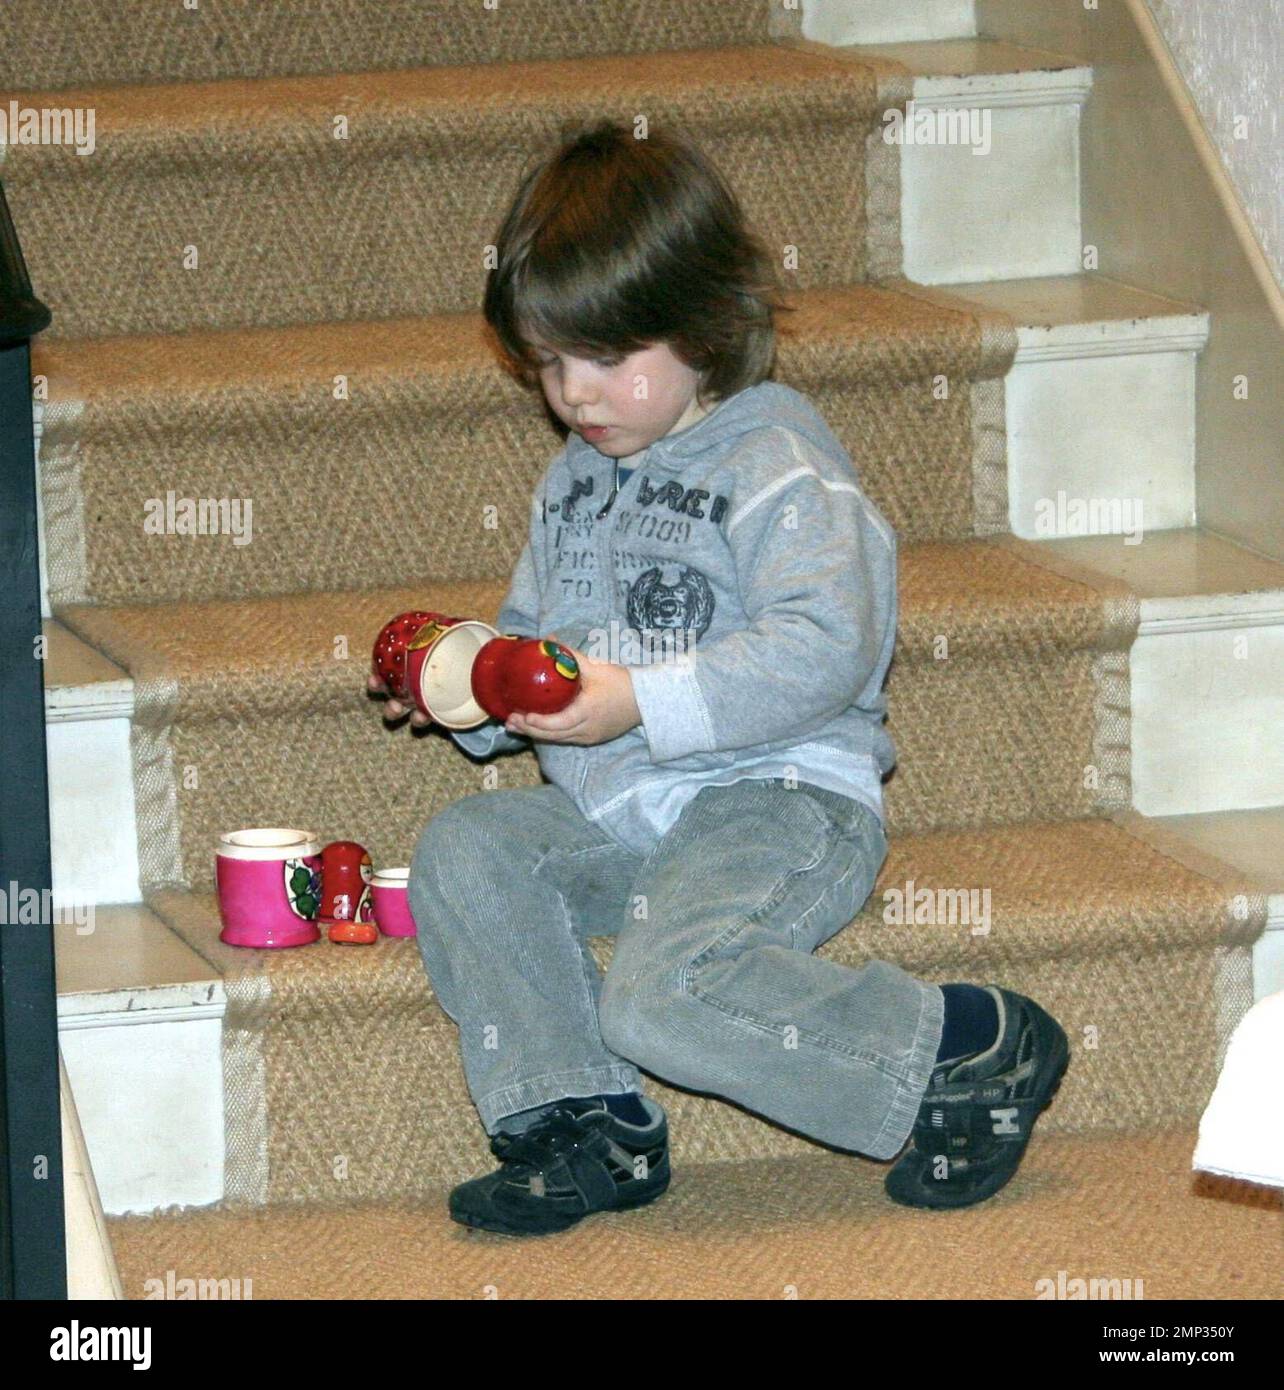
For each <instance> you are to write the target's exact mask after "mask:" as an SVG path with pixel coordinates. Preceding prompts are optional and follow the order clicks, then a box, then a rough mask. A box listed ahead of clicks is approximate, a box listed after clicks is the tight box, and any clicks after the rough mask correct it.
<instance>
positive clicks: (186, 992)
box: [54, 903, 223, 1019]
mask: <svg viewBox="0 0 1284 1390" xmlns="http://www.w3.org/2000/svg"><path fill="white" fill-rule="evenodd" d="M92 913H93V916H92V919H91V923H92V927H93V930H92V931H90V932H87V933H84V934H82V933H81V932H80V931H78V930H77V924H75V923H73V922H58V923H55V924H54V956H55V973H56V977H57V988H58V1017H59V1019H65V1018H69V1017H73V1016H75V1015H78V1014H86V1013H93V1014H107V1013H120V1014H129V1015H131V1016H136V1015H139V1014H143V1013H147V1012H150V1011H152V1010H155V1009H173V1008H181V1007H185V1006H188V1005H192V1004H217V1003H220V1002H221V1001H222V999H223V986H222V971H221V970H218V969H217V968H215V967H214V966H212V965H211V964H210V963H209V962H208V961H207V960H206V959H205V958H204V957H203V956H201V955H198V954H197V952H196V951H194V950H193V949H192V947H191V946H189V945H188V944H187V943H186V942H185V941H184V940H183V939H182V938H181V937H180V936H178V935H177V933H175V932H173V931H171V930H170V929H169V927H168V926H167V925H166V923H165V922H164V921H163V920H162V919H161V918H160V917H158V916H157V915H156V913H155V912H153V911H152V909H151V908H150V907H148V906H147V904H146V903H120V904H112V905H99V906H96V907H94V908H93V909H92Z"/></svg>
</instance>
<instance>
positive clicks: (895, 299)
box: [33, 281, 966, 410]
mask: <svg viewBox="0 0 1284 1390" xmlns="http://www.w3.org/2000/svg"><path fill="white" fill-rule="evenodd" d="M902 284H904V285H905V286H906V287H907V288H908V289H910V290H912V291H914V293H904V292H902V290H901V285H902ZM920 295H928V296H935V297H936V298H937V299H938V300H941V301H942V302H939V303H932V302H930V301H929V300H928V299H926V298H921V297H920ZM791 303H792V304H794V306H795V308H794V312H793V313H791V314H790V316H789V320H788V323H787V324H785V325H782V329H781V331H782V335H784V334H785V333H790V334H796V335H797V336H798V337H799V338H802V339H807V340H814V339H815V338H817V337H818V336H820V335H822V334H823V335H825V336H828V337H834V338H840V339H843V340H860V341H867V342H870V343H877V342H879V341H881V340H883V339H895V340H897V341H900V342H903V341H907V340H912V339H914V338H915V337H917V336H928V335H930V334H931V333H932V332H933V330H934V328H935V327H936V325H938V324H939V323H940V321H941V319H942V317H946V318H948V317H950V315H951V313H952V312H953V310H952V307H951V306H950V305H949V304H947V303H945V302H944V300H943V299H942V296H941V295H940V293H939V292H938V291H937V290H936V289H935V288H933V287H929V286H916V285H913V286H911V285H909V282H902V281H890V282H888V283H886V284H884V285H871V284H852V285H836V286H826V287H824V288H816V289H800V290H797V291H795V292H794V293H793V294H792V295H791ZM962 312H966V310H963V311H962ZM33 353H34V361H35V363H36V365H37V367H39V368H40V369H41V370H44V371H46V372H47V373H53V372H57V371H65V372H67V373H69V374H70V375H71V376H72V378H73V379H74V381H75V382H76V384H77V386H78V388H79V389H80V391H81V392H82V393H83V394H84V395H85V396H87V397H89V396H92V397H93V398H94V399H95V403H96V404H99V403H108V404H110V403H113V402H116V401H120V402H123V401H125V400H127V399H128V398H129V397H130V396H131V395H135V394H144V393H145V394H148V395H155V394H156V393H158V392H161V391H170V392H175V393H178V392H187V393H191V394H193V395H197V394H199V393H202V392H205V391H212V390H216V389H223V388H231V389H235V388H237V387H242V388H245V389H251V388H254V387H258V388H259V389H262V388H263V386H264V385H267V386H269V387H273V388H278V387H279V388H280V389H282V390H283V391H284V390H286V389H293V388H297V387H298V386H300V385H302V384H305V383H306V384H307V385H309V386H311V387H313V388H315V386H316V384H317V382H318V380H320V381H322V382H324V384H325V386H326V387H327V389H328V387H329V385H330V382H331V378H332V376H333V375H334V373H335V372H336V371H339V370H346V371H351V370H353V364H354V363H360V369H361V372H362V373H363V374H364V373H374V374H377V375H379V376H398V375H399V376H405V377H411V376H420V375H424V374H431V375H442V376H448V375H450V374H454V373H459V372H464V371H467V372H475V371H478V370H485V369H488V368H489V369H490V370H491V371H492V372H493V374H494V376H495V378H496V382H497V385H498V386H500V387H503V386H504V385H506V384H507V382H506V378H504V377H503V376H502V374H501V372H500V370H499V368H498V365H497V363H496V360H495V356H494V350H493V348H491V347H489V346H488V345H487V341H486V325H485V320H484V319H483V317H482V315H481V314H480V313H460V314H456V313H448V314H427V315H423V316H422V317H413V318H391V319H356V320H347V321H343V320H339V321H334V322H325V323H311V324H294V325H285V326H276V327H261V326H250V327H240V328H222V329H202V330H193V331H188V332H185V333H181V334H177V333H155V334H118V335H114V336H109V337H93V338H59V339H53V340H37V341H36V343H35V344H34V345H33ZM883 365H884V364H882V363H879V364H878V367H879V370H880V376H882V375H884V373H883V372H882V370H881V369H882V367H883ZM511 389H512V390H519V389H520V388H517V387H516V386H515V385H514V386H513V387H512V388H511ZM499 394H501V395H502V392H500V393H499ZM485 408H486V402H485V400H479V401H478V409H479V410H481V409H485Z"/></svg>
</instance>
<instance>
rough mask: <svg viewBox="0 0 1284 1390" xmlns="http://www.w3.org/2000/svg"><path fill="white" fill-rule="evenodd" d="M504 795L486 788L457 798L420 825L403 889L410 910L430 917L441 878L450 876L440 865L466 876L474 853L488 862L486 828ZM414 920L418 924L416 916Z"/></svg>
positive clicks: (489, 841)
mask: <svg viewBox="0 0 1284 1390" xmlns="http://www.w3.org/2000/svg"><path fill="white" fill-rule="evenodd" d="M507 796H508V793H506V792H503V791H490V792H474V793H473V794H472V795H471V796H464V797H460V799H459V800H458V801H452V802H451V803H450V804H449V805H448V806H444V807H443V808H442V809H441V810H440V811H438V812H437V814H436V815H435V816H433V818H432V819H431V820H430V821H429V822H428V824H427V825H425V826H424V828H423V830H422V831H421V832H420V835H419V839H418V842H417V843H416V845H415V850H414V854H413V855H412V856H411V859H410V879H409V882H408V885H407V891H408V895H409V899H410V910H411V912H412V913H416V909H418V911H419V912H422V913H423V915H424V917H425V918H426V919H429V920H431V918H432V916H433V915H434V914H433V905H434V903H435V902H436V900H437V898H438V896H439V895H440V894H441V893H442V891H443V886H442V885H443V879H444V881H445V882H447V883H449V882H450V881H451V877H452V876H451V874H450V872H447V874H446V875H444V876H442V875H439V873H438V869H439V868H440V867H441V866H443V865H444V866H447V868H448V870H449V869H452V868H453V869H454V870H456V871H457V872H458V873H459V874H461V875H463V876H465V877H466V876H467V873H468V865H469V864H470V863H471V862H472V860H473V858H474V856H477V855H482V856H484V857H485V858H486V859H487V860H488V861H489V860H490V859H491V858H492V857H493V844H494V841H493V840H492V839H491V838H490V837H488V836H487V833H486V831H487V827H488V826H489V825H491V824H493V822H494V818H495V816H496V814H497V813H498V812H500V810H501V808H502V803H503V802H504V801H505V800H506V799H507ZM501 838H502V837H501ZM415 922H416V925H418V924H419V917H418V915H416V917H415Z"/></svg>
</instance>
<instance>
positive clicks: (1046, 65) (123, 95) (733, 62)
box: [11, 37, 1090, 135]
mask: <svg viewBox="0 0 1284 1390" xmlns="http://www.w3.org/2000/svg"><path fill="white" fill-rule="evenodd" d="M853 59H856V60H859V61H860V62H862V63H871V64H873V65H875V66H877V65H879V64H880V63H881V62H890V63H894V64H897V65H904V66H905V67H907V68H908V69H909V70H910V72H911V73H913V74H915V75H918V76H931V77H944V78H949V77H956V76H957V77H971V76H979V75H996V74H1003V73H1014V74H1015V73H1040V72H1044V73H1057V72H1065V71H1079V70H1086V71H1090V69H1089V68H1087V67H1086V65H1084V64H1082V63H1080V62H1078V61H1077V60H1075V59H1073V58H1066V57H1063V56H1061V55H1059V54H1056V53H1052V52H1050V51H1048V50H1045V49H1037V48H1026V47H1022V46H1020V45H1017V44H1010V43H1005V42H1002V41H1000V40H995V39H985V38H974V39H947V40H934V41H925V42H918V43H900V44H870V45H850V46H841V47H839V46H832V45H828V44H821V43H814V42H812V41H810V40H805V39H801V40H799V39H767V38H765V37H764V39H763V41H762V42H760V43H745V44H731V45H725V46H720V47H708V48H690V49H668V50H653V51H649V52H641V53H612V54H593V55H589V56H584V57H576V58H554V59H525V60H518V61H506V62H503V63H488V62H482V63H465V64H446V65H440V66H432V67H409V68H395V69H375V70H368V71H362V72H340V73H306V74H297V75H291V76H273V77H227V78H218V79H214V80H206V81H195V82H132V83H131V82H125V83H120V82H113V83H102V84H88V85H84V86H79V87H66V88H56V89H50V90H48V91H43V90H41V89H38V88H33V89H26V90H18V91H15V92H13V93H12V94H11V95H13V96H14V97H15V98H16V100H17V101H18V102H19V104H20V105H30V106H39V105H41V104H45V105H49V104H55V103H53V102H51V101H46V102H43V103H42V101H41V98H42V97H50V98H52V96H53V95H54V92H56V93H57V97H58V101H57V103H56V104H58V105H61V106H89V105H94V106H95V107H96V110H97V130H98V133H99V134H100V135H101V134H103V133H106V132H109V131H111V132H116V131H119V132H121V133H128V132H130V131H134V130H144V129H146V128H147V127H149V126H156V125H159V124H162V123H163V124H164V125H166V126H168V127H170V128H171V129H192V130H195V129H200V128H202V127H204V126H206V125H207V124H209V123H211V122H219V121H223V120H228V119H232V120H236V119H237V118H238V117H240V116H241V115H242V114H244V113H245V111H246V108H247V106H249V107H252V108H253V112H252V114H253V117H254V120H255V121H256V122H262V121H264V120H270V119H271V117H272V114H273V112H282V111H285V110H289V111H292V112H295V113H302V112H305V111H312V112H314V113H316V114H317V115H318V116H321V117H324V118H325V119H326V120H327V121H328V120H329V119H330V118H331V117H332V116H333V115H334V113H335V112H336V111H347V112H351V111H355V110H359V109H360V107H361V105H362V104H364V103H366V102H377V103H379V104H381V105H382V104H385V103H386V104H387V105H388V106H390V107H394V108H395V107H398V106H399V107H402V108H404V109H406V110H407V111H409V110H412V109H414V108H416V107H420V108H424V109H428V108H432V107H444V106H448V105H451V104H467V105H470V106H474V107H475V108H476V109H477V110H479V111H481V110H484V109H487V107H489V109H491V110H492V111H494V113H495V114H496V115H497V116H500V117H501V118H503V117H505V115H506V113H507V115H508V116H509V117H511V114H512V113H513V112H514V111H516V110H520V108H521V107H522V106H523V105H524V104H526V103H527V102H538V103H540V104H543V103H544V102H546V101H547V100H548V99H549V98H550V97H559V98H563V99H565V100H566V101H567V102H568V103H572V102H575V101H577V100H582V99H583V97H584V94H585V93H586V92H587V91H590V90H591V89H592V88H594V87H603V88H610V89H611V90H612V91H618V90H619V89H620V88H621V86H624V85H628V84H631V83H634V82H636V81H638V80H639V74H642V73H645V75H646V79H647V80H648V81H659V82H662V83H664V84H665V85H666V86H670V87H672V88H674V89H678V88H681V87H684V86H704V85H708V84H709V83H710V82H719V81H720V80H721V79H719V78H718V77H717V76H716V73H715V69H717V68H719V67H721V68H722V70H723V71H733V72H735V73H736V77H737V82H738V83H749V82H753V83H762V82H788V81H804V82H805V81H807V80H808V79H809V78H815V77H817V76H823V75H824V74H825V71H826V68H828V70H829V72H830V73H831V74H832V72H833V71H834V70H835V68H836V65H844V64H845V65H846V66H847V67H848V68H850V67H851V64H852V60H853Z"/></svg>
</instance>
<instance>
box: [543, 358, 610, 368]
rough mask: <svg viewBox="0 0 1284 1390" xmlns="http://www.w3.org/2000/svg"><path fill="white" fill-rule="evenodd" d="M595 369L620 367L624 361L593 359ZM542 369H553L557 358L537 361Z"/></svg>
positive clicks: (591, 359)
mask: <svg viewBox="0 0 1284 1390" xmlns="http://www.w3.org/2000/svg"><path fill="white" fill-rule="evenodd" d="M589 360H590V361H591V362H592V363H593V365H594V366H595V367H618V366H619V365H620V363H621V362H623V361H624V358H622V357H593V358H590V359H589ZM537 361H538V363H539V365H540V366H541V367H552V366H555V365H556V364H557V358H556V357H546V358H539V359H537Z"/></svg>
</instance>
